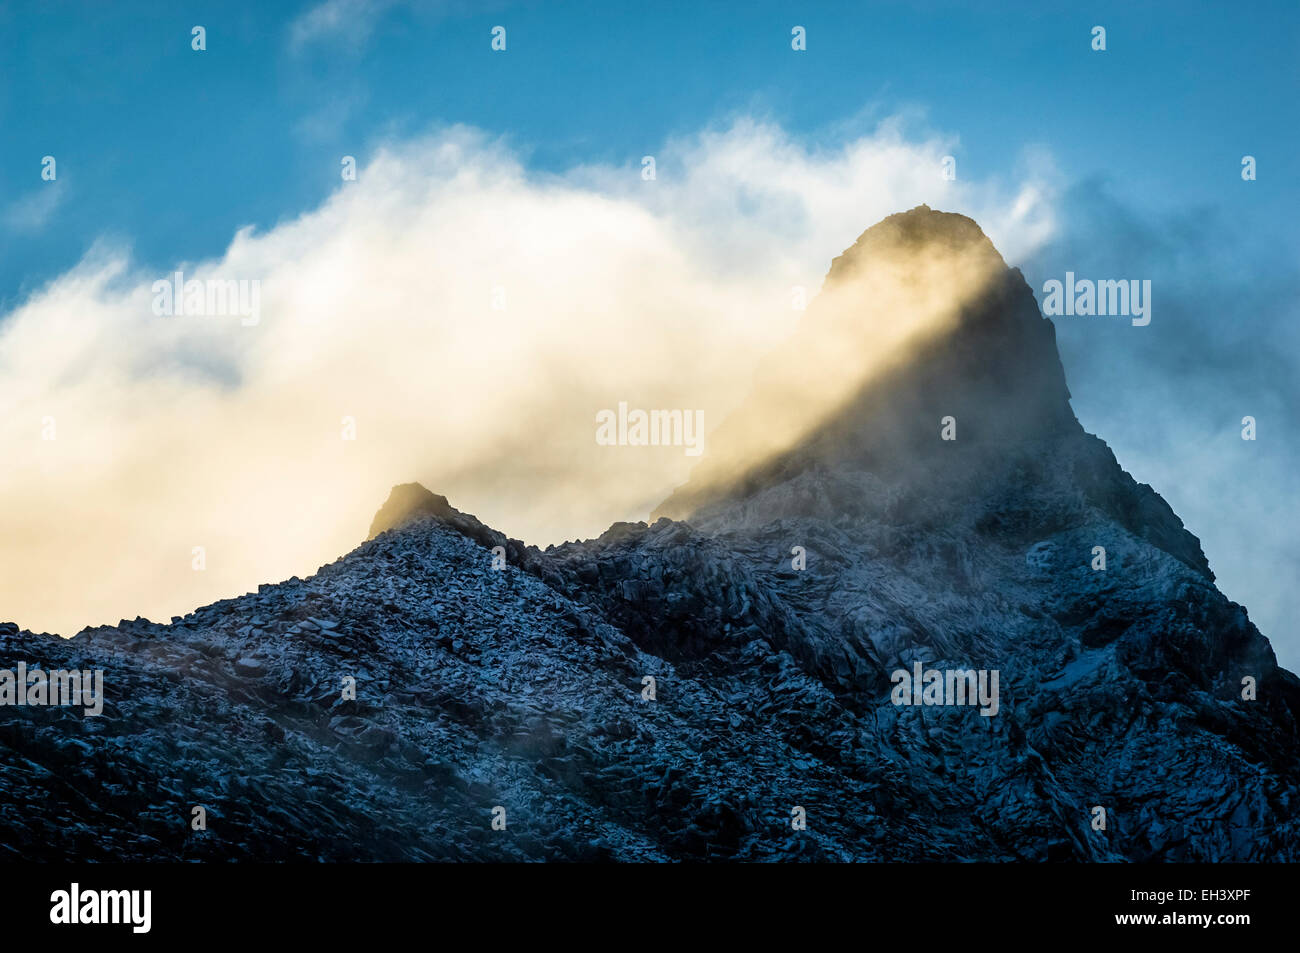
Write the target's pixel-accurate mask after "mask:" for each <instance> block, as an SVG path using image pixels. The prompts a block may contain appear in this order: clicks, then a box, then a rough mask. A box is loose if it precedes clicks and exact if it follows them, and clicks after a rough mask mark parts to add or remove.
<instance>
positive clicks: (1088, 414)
mask: <svg viewBox="0 0 1300 953" xmlns="http://www.w3.org/2000/svg"><path fill="white" fill-rule="evenodd" d="M1057 212H1058V215H1059V217H1060V219H1061V220H1062V221H1066V222H1068V223H1069V227H1068V228H1065V229H1062V230H1060V231H1058V232H1057V233H1056V234H1055V235H1054V236H1053V237H1052V239H1051V240H1049V241H1047V242H1045V243H1044V244H1043V245H1042V246H1040V247H1039V248H1038V249H1037V250H1036V251H1035V252H1034V253H1032V254H1031V255H1029V256H1028V257H1027V259H1026V261H1025V263H1024V271H1025V274H1026V277H1027V278H1028V280H1029V281H1030V284H1031V285H1033V286H1034V288H1035V289H1036V290H1038V291H1041V289H1042V287H1043V282H1044V280H1046V279H1047V278H1052V277H1055V278H1061V277H1063V276H1064V274H1065V272H1066V271H1067V270H1069V271H1074V272H1075V273H1076V274H1077V275H1079V276H1080V277H1091V278H1141V279H1149V280H1150V281H1151V283H1152V318H1151V324H1150V325H1148V326H1147V327H1144V328H1133V327H1131V326H1130V325H1129V323H1128V322H1127V321H1124V322H1112V321H1107V320H1105V319H1101V320H1097V319H1086V318H1069V317H1058V318H1055V319H1054V322H1055V324H1056V327H1057V341H1058V344H1059V346H1060V349H1061V356H1062V360H1063V362H1064V364H1065V367H1066V371H1067V373H1068V375H1069V381H1070V389H1071V391H1072V393H1073V394H1074V401H1073V404H1074V408H1075V412H1076V413H1077V415H1078V417H1079V420H1080V421H1081V422H1082V423H1083V425H1084V427H1086V428H1087V429H1089V430H1091V431H1093V432H1095V433H1097V434H1099V435H1100V436H1101V437H1102V438H1103V439H1105V440H1106V442H1107V443H1108V444H1109V445H1110V446H1111V448H1112V449H1113V450H1114V451H1115V454H1116V456H1117V457H1118V459H1119V461H1120V463H1121V465H1123V466H1124V468H1125V469H1127V470H1128V471H1129V472H1130V473H1132V474H1133V475H1134V477H1135V478H1136V479H1138V480H1140V481H1142V482H1145V483H1150V484H1151V485H1152V486H1153V487H1155V489H1156V490H1157V492H1159V493H1160V494H1161V496H1163V497H1164V498H1165V499H1166V500H1168V501H1169V504H1170V506H1172V507H1173V509H1174V511H1175V512H1176V513H1177V514H1178V515H1179V516H1180V517H1181V518H1182V520H1183V521H1184V523H1185V524H1186V526H1187V528H1188V529H1189V530H1190V531H1191V532H1192V533H1193V534H1195V535H1196V536H1198V537H1200V539H1201V542H1202V546H1203V548H1204V550H1205V553H1206V556H1207V557H1208V558H1209V561H1210V567H1211V568H1212V569H1213V570H1214V572H1215V574H1216V576H1217V578H1218V584H1219V586H1220V587H1221V588H1222V590H1223V591H1224V592H1225V593H1226V594H1227V595H1228V596H1229V597H1230V598H1232V599H1235V600H1237V601H1239V602H1242V603H1243V604H1244V605H1246V606H1247V608H1248V609H1249V612H1250V616H1251V618H1252V620H1253V621H1254V622H1255V623H1256V624H1257V625H1258V626H1259V628H1260V630H1261V631H1262V632H1263V633H1264V634H1265V635H1266V636H1269V637H1270V639H1272V640H1273V643H1274V648H1275V650H1276V651H1277V654H1278V657H1279V659H1280V660H1281V661H1282V663H1283V664H1284V665H1286V666H1287V667H1289V668H1292V669H1295V668H1297V667H1300V638H1296V637H1295V636H1294V635H1292V634H1291V632H1292V628H1293V627H1292V625H1291V619H1293V618H1294V617H1295V615H1296V613H1297V609H1298V607H1297V605H1296V601H1295V600H1296V597H1295V595H1294V594H1293V593H1292V592H1290V591H1288V590H1287V588H1286V587H1280V586H1278V580H1279V579H1286V578H1291V577H1293V576H1294V574H1295V570H1296V569H1297V568H1300V545H1298V544H1297V542H1296V540H1295V536H1294V534H1293V532H1292V531H1291V527H1290V524H1289V521H1287V520H1279V519H1277V513H1278V512H1279V510H1283V509H1286V508H1287V507H1288V506H1289V505H1290V501H1291V498H1292V497H1293V496H1294V490H1293V487H1294V485H1295V476H1294V475H1295V473H1296V472H1297V471H1300V445H1298V444H1297V443H1296V441H1295V440H1294V439H1292V438H1291V432H1292V430H1293V423H1292V422H1293V421H1295V420H1296V419H1297V417H1300V274H1298V273H1297V271H1296V269H1295V266H1294V254H1295V249H1294V248H1293V247H1290V246H1288V245H1287V244H1285V243H1284V242H1280V241H1278V240H1277V238H1276V237H1275V236H1269V235H1263V234H1255V233H1254V232H1253V231H1252V230H1251V229H1250V228H1248V227H1246V226H1245V225H1244V224H1243V223H1241V222H1239V221H1237V220H1236V219H1234V218H1233V217H1232V216H1230V215H1227V214H1225V213H1224V212H1223V211H1219V210H1216V209H1213V208H1183V209H1176V210H1172V211H1142V212H1138V211H1137V210H1135V209H1134V208H1133V207H1132V206H1131V205H1130V204H1128V203H1127V202H1125V201H1123V200H1122V199H1121V198H1119V197H1118V196H1117V194H1116V191H1115V188H1114V186H1113V184H1112V183H1110V182H1109V181H1107V180H1105V179H1091V180H1088V181H1085V182H1081V183H1078V184H1077V185H1075V186H1073V187H1071V188H1070V189H1067V190H1064V191H1063V192H1062V193H1060V195H1059V197H1058V201H1057ZM1245 416H1253V417H1255V418H1256V421H1257V426H1258V434H1257V439H1256V440H1255V441H1253V442H1251V441H1245V440H1242V439H1241V429H1242V425H1241V420H1242V418H1243V417H1245Z"/></svg>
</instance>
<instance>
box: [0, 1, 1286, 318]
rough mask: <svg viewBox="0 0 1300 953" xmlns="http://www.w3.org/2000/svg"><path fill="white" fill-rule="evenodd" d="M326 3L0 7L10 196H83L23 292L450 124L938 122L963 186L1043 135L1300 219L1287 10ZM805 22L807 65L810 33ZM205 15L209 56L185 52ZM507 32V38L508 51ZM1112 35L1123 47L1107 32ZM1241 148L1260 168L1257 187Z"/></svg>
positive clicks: (8, 248)
mask: <svg viewBox="0 0 1300 953" xmlns="http://www.w3.org/2000/svg"><path fill="white" fill-rule="evenodd" d="M318 6H319V4H314V3H305V4H292V3H248V4H237V3H188V4H187V3H175V4H159V3H129V2H127V3H113V4H98V3H40V4H37V3H22V2H19V3H7V4H4V5H2V6H0V30H3V32H4V34H5V35H6V37H7V38H8V39H7V41H6V43H7V48H8V50H7V54H8V55H7V60H8V62H7V66H6V70H5V73H6V75H5V82H4V83H3V84H0V128H3V129H4V149H3V150H2V151H0V180H3V182H4V183H5V185H6V188H5V190H4V193H3V194H4V196H5V198H6V199H7V200H8V201H9V202H13V201H16V200H19V199H22V198H24V197H27V196H29V195H30V194H31V193H35V192H37V190H39V189H40V187H41V185H42V183H41V180H40V178H39V175H40V159H41V157H42V156H44V155H54V156H55V157H56V159H57V160H58V163H59V166H58V169H59V175H60V179H61V180H62V186H63V187H64V188H65V189H66V190H67V193H68V194H67V196H66V197H64V198H63V199H62V201H61V203H60V205H59V207H58V208H56V209H54V210H53V211H52V212H51V214H50V215H49V216H48V219H47V220H46V221H45V222H44V227H43V228H39V229H35V228H30V227H29V228H25V229H21V230H17V229H14V228H8V229H6V231H5V233H4V234H3V238H2V239H0V240H3V242H4V246H3V250H4V254H3V257H2V258H0V301H3V302H5V303H8V304H12V303H13V301H14V299H15V297H16V296H17V295H20V294H21V293H22V292H23V291H24V290H30V289H31V288H32V287H33V286H34V285H36V284H38V283H40V282H41V281H44V280H47V279H49V278H50V277H53V276H54V275H56V274H58V273H60V272H62V271H63V270H65V269H66V268H67V267H69V266H70V265H72V264H73V263H75V262H76V260H77V259H78V258H79V257H80V256H81V255H82V254H83V253H84V252H85V251H86V249H87V248H88V247H89V246H90V245H91V243H92V242H93V241H94V240H95V239H96V238H97V237H100V236H102V235H105V234H107V235H112V236H115V237H118V238H122V239H126V240H129V241H130V242H131V243H132V244H133V246H134V248H135V250H136V254H137V256H139V258H140V260H141V261H143V262H148V263H156V264H158V265H160V266H161V265H165V263H166V262H167V261H170V260H174V259H178V258H179V259H193V258H199V257H202V256H204V255H208V254H213V253H215V252H217V251H218V250H220V249H221V248H223V247H224V246H225V244H226V243H227V242H228V241H229V239H230V236H231V235H232V234H233V233H234V231H235V229H236V228H237V227H239V226H241V225H246V224H254V225H257V226H259V227H261V228H266V227H269V226H271V225H274V224H275V223H276V222H278V221H281V220H283V219H284V218H286V217H289V216H292V215H294V214H296V213H298V212H300V211H302V210H304V209H308V208H310V207H312V206H314V205H316V204H317V203H318V202H320V201H321V199H322V198H323V197H324V196H325V195H326V194H328V192H329V191H330V190H331V189H332V188H333V187H334V186H335V185H336V184H337V181H338V179H337V175H338V172H337V169H338V156H339V155H340V154H341V153H350V154H354V155H357V156H358V158H364V156H365V155H366V154H367V149H368V148H370V146H371V145H372V144H373V143H374V142H375V141H376V140H377V139H379V138H382V137H384V136H388V135H393V134H401V133H402V132H408V133H409V132H415V131H419V130H422V129H424V128H426V127H428V126H429V125H430V124H434V123H454V122H463V123H467V124H471V125H474V126H476V127H479V128H483V129H487V130H490V131H495V132H500V133H503V134H507V135H509V136H510V137H512V139H513V140H515V141H517V143H518V144H519V146H520V147H521V148H525V149H528V150H530V155H531V161H532V163H534V164H535V165H536V166H538V167H540V168H563V167H566V166H569V165H572V164H574V163H575V162H590V161H599V162H611V163H620V162H628V163H634V162H636V161H637V160H638V159H639V157H640V156H641V155H643V154H645V153H647V152H651V151H654V150H655V149H656V148H657V147H658V146H659V145H660V144H661V143H662V142H664V141H665V139H666V138H668V137H670V136H672V135H673V134H675V133H679V132H683V131H689V130H694V129H697V128H699V127H701V126H702V125H704V124H706V123H709V122H711V121H716V120H718V119H720V118H723V117H726V116H728V115H730V114H733V113H736V112H758V113H759V114H762V115H766V116H770V117H772V118H773V119H775V120H776V121H779V122H780V123H781V124H782V125H783V126H784V127H785V128H786V129H788V130H791V131H793V132H797V133H800V134H803V135H807V136H810V137H818V136H833V135H834V134H835V130H836V127H837V125H838V124H840V123H842V122H844V121H846V120H850V119H853V118H855V117H862V116H864V115H866V116H870V115H883V114H889V113H894V112H899V111H915V112H916V113H917V114H919V115H920V116H922V117H923V118H924V121H925V122H927V123H928V124H929V125H931V126H932V127H934V128H936V129H940V130H944V131H946V132H950V133H953V134H955V135H957V136H959V137H960V145H959V147H958V149H957V152H956V153H955V154H956V156H957V158H958V161H959V163H960V165H959V169H960V174H961V175H963V176H968V177H972V178H979V177H984V176H988V175H996V174H1004V173H1009V172H1011V169H1010V168H1009V163H1008V159H1009V157H1013V156H1016V155H1018V154H1019V153H1020V151H1021V150H1022V149H1023V148H1024V147H1027V146H1034V145H1038V144H1043V145H1045V146H1048V147H1050V149H1051V151H1052V154H1053V156H1054V157H1055V159H1056V161H1057V162H1058V163H1059V164H1060V165H1061V166H1062V168H1063V170H1064V171H1065V172H1066V173H1067V174H1068V175H1069V176H1071V177H1072V178H1080V179H1082V178H1085V177H1087V176H1089V175H1093V174H1099V175H1104V176H1106V177H1108V178H1109V179H1110V180H1111V181H1112V182H1113V184H1114V187H1115V188H1116V189H1117V191H1119V192H1120V193H1121V194H1122V195H1123V196H1124V197H1125V198H1126V200H1127V201H1130V202H1132V203H1136V204H1141V205H1148V204H1149V205H1154V206H1157V207H1171V208H1184V207H1187V206H1188V205H1189V204H1192V203H1211V204H1219V205H1223V206H1225V207H1228V208H1231V209H1232V212H1233V216H1234V217H1235V218H1238V219H1239V220H1242V221H1245V222H1246V223H1248V224H1249V226H1250V227H1251V228H1252V229H1254V230H1259V231H1265V232H1271V233H1275V234H1278V235H1281V236H1285V237H1292V236H1293V230H1292V229H1290V228H1289V224H1288V223H1289V220H1290V219H1291V217H1292V213H1291V210H1293V209H1295V208H1296V207H1297V199H1300V169H1298V168H1297V155H1298V153H1300V150H1297V148H1296V132H1295V122H1294V116H1295V102H1296V93H1297V85H1298V84H1297V78H1296V66H1295V64H1296V62H1297V60H1298V59H1300V56H1298V55H1297V54H1300V49H1298V47H1300V39H1298V36H1300V7H1298V6H1297V5H1296V4H1294V3H1290V2H1276V3H1261V4H1251V5H1246V6H1243V5H1238V4H1224V3H1220V4H1210V3H1195V2H1174V3H1144V4H1131V3H1089V4H1085V5H1082V9H1070V6H1071V5H1067V4H1058V3H1050V2H1047V3H1044V2H1028V3H999V4H957V3H952V4H949V3H936V2H921V3H915V2H912V3H906V4H904V3H871V4H859V3H845V4H789V3H762V2H759V3H745V4H740V5H734V4H695V3H679V4H674V3H657V4H620V5H616V6H614V7H611V6H609V5H607V4H600V3H582V2H569V3H553V4H544V3H525V4H499V5H495V6H494V5H491V4H488V5H486V12H484V9H483V7H484V5H479V4H468V3H466V4H458V3H434V2H431V3H419V2H415V3H396V2H390V3H373V4H367V3H362V2H355V3H343V4H340V9H341V10H342V12H343V18H342V25H341V27H340V29H339V30H337V31H336V32H326V33H322V34H320V35H317V36H316V37H315V38H314V39H312V40H310V41H308V42H298V43H295V41H294V36H295V31H294V23H295V22H304V21H302V20H301V19H300V18H302V17H304V16H307V15H309V14H310V11H311V10H312V9H314V8H316V7H318ZM1075 6H1076V7H1077V6H1078V5H1075ZM985 8H995V9H985ZM796 23H797V24H799V25H803V26H805V27H806V28H807V31H808V50H807V52H806V53H805V54H800V55H792V51H791V50H790V42H789V41H790V28H791V26H792V25H793V24H796ZM195 24H202V25H204V26H205V27H206V29H207V31H208V44H207V45H208V48H207V50H206V52H203V53H196V52H194V51H192V50H191V49H190V28H191V27H192V26H193V25H195ZM497 24H501V25H504V26H506V28H507V53H506V55H493V53H492V52H491V50H490V49H489V41H490V35H489V31H490V30H491V28H492V27H493V26H494V25H497ZM1095 24H1102V25H1104V26H1105V27H1106V29H1107V31H1108V35H1107V46H1108V48H1107V50H1106V52H1104V53H1094V52H1093V51H1091V49H1090V48H1089V42H1090V34H1089V31H1090V29H1091V28H1092V26H1094V25H1095ZM1243 154H1253V155H1255V156H1257V157H1258V159H1259V161H1260V170H1261V171H1260V177H1259V180H1258V181H1256V182H1255V183H1253V184H1251V185H1250V186H1249V187H1244V186H1243V184H1242V182H1241V180H1240V178H1239V175H1238V171H1239V162H1240V159H1241V156H1242V155H1243ZM867 224H870V223H864V227H866V225H867Z"/></svg>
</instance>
